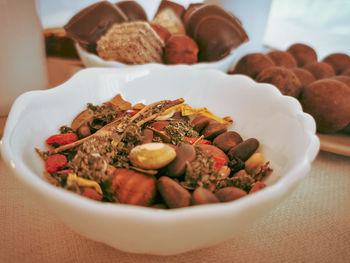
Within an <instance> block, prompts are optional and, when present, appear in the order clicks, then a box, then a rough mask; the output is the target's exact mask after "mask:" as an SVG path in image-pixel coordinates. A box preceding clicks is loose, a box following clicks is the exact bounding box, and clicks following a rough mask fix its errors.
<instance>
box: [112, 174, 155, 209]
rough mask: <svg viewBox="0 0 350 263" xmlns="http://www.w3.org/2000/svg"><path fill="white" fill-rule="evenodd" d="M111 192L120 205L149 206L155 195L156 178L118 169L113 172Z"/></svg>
mask: <svg viewBox="0 0 350 263" xmlns="http://www.w3.org/2000/svg"><path fill="white" fill-rule="evenodd" d="M112 190H113V192H114V193H115V198H116V200H117V201H118V202H119V203H121V204H129V205H140V206H149V205H151V204H152V202H153V199H154V197H155V194H156V178H155V177H154V176H151V175H145V174H142V173H138V172H135V171H131V170H128V169H124V168H118V169H116V170H115V171H114V178H113V183H112Z"/></svg>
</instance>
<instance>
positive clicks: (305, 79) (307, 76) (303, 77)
mask: <svg viewBox="0 0 350 263" xmlns="http://www.w3.org/2000/svg"><path fill="white" fill-rule="evenodd" d="M290 70H291V71H293V73H294V74H295V75H296V76H297V77H298V79H299V80H300V83H301V87H302V88H303V87H306V86H307V85H309V84H310V83H311V82H314V81H315V80H316V79H315V77H314V75H312V74H311V72H310V71H307V70H306V69H302V68H292V69H290Z"/></svg>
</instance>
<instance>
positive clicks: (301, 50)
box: [287, 43, 317, 67]
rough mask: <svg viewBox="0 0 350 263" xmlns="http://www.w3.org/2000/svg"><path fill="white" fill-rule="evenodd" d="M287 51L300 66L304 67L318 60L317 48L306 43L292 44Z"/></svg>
mask: <svg viewBox="0 0 350 263" xmlns="http://www.w3.org/2000/svg"><path fill="white" fill-rule="evenodd" d="M287 52H289V53H290V54H291V55H292V56H293V57H294V58H295V60H296V61H297V64H298V67H303V66H305V65H307V64H310V63H313V62H317V54H316V52H315V50H314V49H313V48H312V47H310V46H308V45H305V44H301V43H296V44H294V45H291V46H290V47H289V48H288V49H287Z"/></svg>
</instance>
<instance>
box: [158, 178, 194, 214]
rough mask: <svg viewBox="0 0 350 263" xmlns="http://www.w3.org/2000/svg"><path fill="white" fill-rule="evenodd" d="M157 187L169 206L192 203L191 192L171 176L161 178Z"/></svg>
mask: <svg viewBox="0 0 350 263" xmlns="http://www.w3.org/2000/svg"><path fill="white" fill-rule="evenodd" d="M157 187H158V190H159V192H160V194H161V196H162V198H163V199H164V201H165V203H166V204H167V206H168V207H169V208H180V207H186V206H190V205H191V199H192V196H191V194H190V193H189V192H188V191H187V190H186V189H185V188H183V187H182V186H181V185H180V184H179V183H177V182H176V181H174V180H172V179H170V178H169V177H167V176H162V177H161V178H159V179H158V183H157Z"/></svg>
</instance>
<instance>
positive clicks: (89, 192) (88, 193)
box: [82, 187, 102, 201]
mask: <svg viewBox="0 0 350 263" xmlns="http://www.w3.org/2000/svg"><path fill="white" fill-rule="evenodd" d="M82 195H83V196H85V197H87V198H90V199H92V200H96V201H101V200H102V195H101V194H99V193H98V192H97V191H96V190H94V189H91V188H88V187H86V188H84V191H83V194H82Z"/></svg>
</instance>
